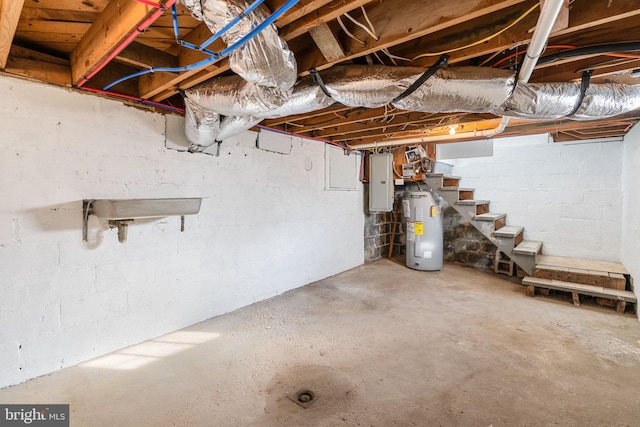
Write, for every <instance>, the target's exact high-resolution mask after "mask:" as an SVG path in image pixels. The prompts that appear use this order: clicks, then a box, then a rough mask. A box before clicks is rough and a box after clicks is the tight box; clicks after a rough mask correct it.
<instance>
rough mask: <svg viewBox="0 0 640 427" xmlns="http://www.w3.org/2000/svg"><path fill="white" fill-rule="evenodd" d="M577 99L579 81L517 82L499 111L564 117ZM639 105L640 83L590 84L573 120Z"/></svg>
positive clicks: (532, 116) (539, 117) (612, 113)
mask: <svg viewBox="0 0 640 427" xmlns="http://www.w3.org/2000/svg"><path fill="white" fill-rule="evenodd" d="M578 102H580V83H527V84H518V86H517V87H516V89H515V91H514V92H513V95H512V96H511V97H510V98H509V99H508V100H507V102H505V104H504V105H503V106H502V108H501V110H499V113H498V114H501V115H505V116H509V117H519V118H523V119H536V120H555V119H560V118H563V117H566V116H567V115H568V114H570V113H571V111H572V110H573V109H574V107H575V105H576V104H577V103H578ZM638 108H640V86H627V85H617V84H592V85H590V86H589V88H588V89H587V92H586V94H585V96H584V99H583V100H582V103H581V104H580V107H579V108H578V111H576V113H575V114H574V115H573V116H571V117H570V118H571V119H574V120H595V119H604V118H607V117H613V116H617V115H618V114H623V113H627V112H629V111H633V110H636V109H638Z"/></svg>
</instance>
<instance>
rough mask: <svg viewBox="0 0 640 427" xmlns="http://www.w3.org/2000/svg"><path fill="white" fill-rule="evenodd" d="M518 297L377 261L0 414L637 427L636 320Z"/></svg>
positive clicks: (145, 350) (83, 369) (18, 399)
mask: <svg viewBox="0 0 640 427" xmlns="http://www.w3.org/2000/svg"><path fill="white" fill-rule="evenodd" d="M265 280H269V279H268V278H267V277H265ZM524 292H525V288H524V287H523V286H521V285H519V284H515V283H512V282H510V281H508V280H507V279H503V278H500V277H496V276H495V275H488V274H483V273H478V272H476V271H474V270H472V269H468V268H464V267H459V266H455V265H449V264H447V265H445V267H444V270H443V271H441V272H420V271H414V270H410V269H408V268H406V267H404V266H403V265H399V264H396V263H394V262H392V261H388V260H382V261H378V262H376V263H373V264H368V265H365V266H362V267H359V268H356V269H353V270H350V271H348V272H346V273H343V274H339V275H337V276H334V277H331V278H328V279H325V280H322V281H320V282H317V283H314V284H312V285H309V286H305V287H303V288H300V289H297V290H294V291H291V292H287V293H286V294H283V295H281V296H278V297H275V298H272V299H269V300H267V301H263V302H261V303H258V304H254V305H252V306H250V307H246V308H244V309H241V310H237V311H234V312H232V313H229V314H226V315H224V316H220V317H217V318H214V319H210V320H207V321H205V322H202V323H200V324H197V325H194V326H192V327H189V328H186V329H183V330H180V331H177V332H174V333H171V334H168V335H165V336H163V337H158V338H156V339H153V340H150V341H147V342H144V343H141V344H138V345H135V346H132V347H129V348H126V349H123V350H120V351H117V352H115V353H112V354H109V355H106V356H104V357H101V358H98V359H95V360H92V361H89V362H86V363H83V364H80V365H78V366H76V367H73V368H68V369H64V370H62V371H58V372H56V373H54V374H51V375H48V376H45V377H41V378H38V379H35V380H33V381H29V382H27V383H25V384H21V385H18V386H15V387H11V388H7V389H4V390H0V402H3V403H25V402H34V403H35V402H37V403H69V404H70V405H71V425H72V426H92V427H101V426H109V427H111V426H136V427H144V426H206V427H208V426H216V427H219V426H278V427H280V426H295V427H300V426H327V427H329V426H330V427H336V426H366V427H369V426H376V427H377V426H381V427H382V426H384V427H387V426H403V427H404V426H490V425H493V426H496V427H497V426H548V425H561V426H637V425H638V420H639V419H640V409H639V408H640V406H639V402H638V396H640V324H639V323H638V320H637V319H636V317H635V316H632V315H617V314H616V313H615V312H612V311H607V310H604V309H600V308H595V307H588V306H585V305H583V306H582V307H580V308H575V307H573V306H571V304H570V303H568V302H566V301H557V300H553V299H551V298H529V297H526V296H525V295H524ZM212 304H215V302H212ZM114 333H118V331H114ZM121 333H124V331H121ZM300 389H310V390H312V391H314V392H315V393H316V394H317V396H318V400H317V401H316V402H315V403H314V404H313V405H312V406H311V407H309V408H308V409H304V408H302V407H301V406H298V405H296V404H295V403H293V402H292V401H291V400H289V399H288V397H287V396H288V395H290V394H291V393H294V392H295V391H297V390H300Z"/></svg>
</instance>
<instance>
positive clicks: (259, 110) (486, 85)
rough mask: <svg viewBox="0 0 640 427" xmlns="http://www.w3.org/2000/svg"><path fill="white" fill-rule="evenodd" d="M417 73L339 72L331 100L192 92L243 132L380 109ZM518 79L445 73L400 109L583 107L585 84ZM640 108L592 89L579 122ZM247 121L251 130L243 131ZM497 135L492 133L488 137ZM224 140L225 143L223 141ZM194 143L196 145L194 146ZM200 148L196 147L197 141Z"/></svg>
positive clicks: (466, 71)
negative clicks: (296, 118) (305, 117)
mask: <svg viewBox="0 0 640 427" xmlns="http://www.w3.org/2000/svg"><path fill="white" fill-rule="evenodd" d="M423 71H424V70H423V69H421V68H416V67H387V66H380V65H377V66H360V65H351V66H336V67H333V68H331V69H329V70H325V71H323V72H322V73H321V74H322V75H321V77H322V80H323V82H324V85H325V88H326V90H327V92H328V93H329V94H330V95H331V97H328V96H327V95H326V94H325V93H324V92H323V91H322V89H321V88H320V87H319V86H318V85H317V84H315V83H313V82H312V81H311V78H310V77H305V78H304V79H303V80H302V81H301V82H300V83H299V84H298V85H297V86H295V87H294V89H293V92H292V93H289V92H288V91H279V90H277V89H274V88H266V87H263V86H258V85H255V84H253V83H249V82H245V81H243V80H242V79H241V78H239V77H238V76H231V77H222V78H217V79H213V80H211V81H208V82H205V83H203V84H201V85H199V86H195V87H193V88H191V89H188V90H187V91H185V97H186V98H187V99H188V100H190V101H192V102H193V103H195V104H197V105H198V106H199V107H201V108H204V109H207V110H210V111H212V112H215V113H219V114H221V115H224V116H238V117H237V118H235V121H234V122H233V123H234V125H233V126H231V125H229V128H228V129H229V132H225V135H224V136H225V137H228V136H231V135H232V133H231V130H232V129H233V130H234V131H237V132H241V131H243V130H246V129H248V128H250V127H252V126H253V125H255V124H256V123H257V122H256V120H258V119H264V118H278V117H285V116H289V115H294V114H301V113H306V112H310V111H316V110H320V109H323V108H326V107H328V106H329V105H331V104H332V103H334V102H340V103H342V104H345V105H347V106H350V107H368V108H373V107H380V106H384V105H387V104H389V103H390V102H392V100H393V99H394V98H395V97H396V96H398V95H399V94H400V93H402V92H403V91H404V90H405V89H406V88H407V87H409V86H410V85H411V84H412V83H413V82H414V81H415V80H416V79H418V78H419V77H420V75H421V74H422V73H423ZM514 84H515V79H514V75H513V74H512V73H510V72H506V71H503V70H496V69H493V68H481V67H456V68H450V69H446V70H439V71H438V72H437V73H436V74H435V75H434V76H432V77H431V78H430V79H429V80H427V81H426V82H425V83H424V84H423V85H422V86H420V87H419V88H418V89H417V90H416V91H414V92H413V93H411V94H410V95H408V96H407V97H405V98H404V99H402V100H400V101H397V102H395V103H393V105H394V106H395V107H398V108H400V109H403V110H409V111H421V112H429V113H440V112H472V113H493V114H496V115H499V116H508V117H520V118H525V119H532V120H553V119H558V118H561V117H565V116H566V115H568V114H569V113H571V111H572V110H573V108H574V107H575V105H576V103H577V102H578V101H579V96H580V94H579V92H580V83H573V82H569V83H525V82H519V83H518V84H517V86H516V88H515V89H514ZM638 108H640V86H627V85H616V84H591V85H590V86H589V88H588V90H587V92H586V95H585V97H584V100H583V102H582V104H581V105H580V107H579V108H578V110H577V111H576V113H575V114H574V115H573V116H572V117H571V119H577V120H593V119H601V118H606V117H612V116H616V115H619V114H623V113H626V112H629V111H632V110H636V109H638ZM241 117H244V121H245V124H244V128H243V126H242V125H241V123H242V120H241ZM490 135H493V133H487V135H486V136H490ZM222 139H224V138H222V137H221V136H220V135H218V140H222ZM192 142H193V141H192ZM194 143H195V142H194Z"/></svg>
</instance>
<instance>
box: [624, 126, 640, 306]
mask: <svg viewBox="0 0 640 427" xmlns="http://www.w3.org/2000/svg"><path fill="white" fill-rule="evenodd" d="M622 158H623V160H622V191H623V193H624V205H623V209H622V263H623V264H624V266H625V267H627V269H628V270H629V272H630V273H631V277H632V278H634V280H635V284H634V292H635V294H636V295H637V296H640V126H639V125H637V124H636V125H635V126H634V127H633V129H631V131H630V132H629V133H627V135H626V136H625V138H624V151H623V156H622ZM639 316H640V313H639Z"/></svg>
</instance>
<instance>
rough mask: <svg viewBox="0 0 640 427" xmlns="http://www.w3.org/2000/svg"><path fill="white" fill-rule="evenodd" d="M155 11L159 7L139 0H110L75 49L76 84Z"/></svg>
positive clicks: (72, 56)
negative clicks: (138, 0)
mask: <svg viewBox="0 0 640 427" xmlns="http://www.w3.org/2000/svg"><path fill="white" fill-rule="evenodd" d="M167 1H168V0H160V4H166V3H167ZM155 12H156V9H155V8H153V7H150V6H147V5H145V4H142V3H140V2H137V1H135V0H123V1H120V0H113V1H111V2H109V3H108V4H107V6H106V7H105V8H104V10H103V11H102V13H101V14H100V16H99V17H98V19H96V20H95V21H94V22H93V24H92V25H91V27H90V28H89V30H88V31H87V32H86V33H85V34H84V36H83V37H82V40H80V42H79V43H78V45H77V46H76V47H75V49H73V51H72V52H71V77H72V79H71V80H72V82H73V84H78V83H80V82H81V81H82V80H83V79H84V78H85V77H86V76H87V75H89V73H91V72H92V71H94V70H95V69H96V68H97V67H98V66H99V65H100V64H101V63H102V62H103V61H104V60H105V59H106V58H107V57H108V56H109V55H110V54H111V53H112V52H113V51H114V50H115V49H117V48H118V47H120V46H121V44H122V43H123V42H124V41H125V40H126V39H127V37H128V36H129V35H130V34H131V33H133V32H137V31H138V28H139V26H140V25H141V24H143V23H144V22H145V21H146V20H147V19H149V18H150V17H151V16H152V15H153V14H154V13H155Z"/></svg>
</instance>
